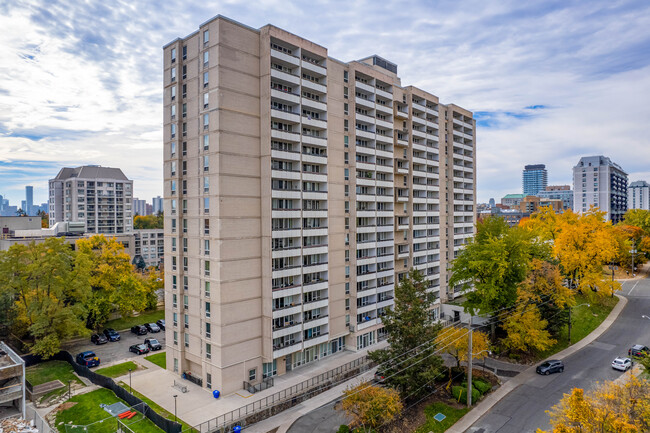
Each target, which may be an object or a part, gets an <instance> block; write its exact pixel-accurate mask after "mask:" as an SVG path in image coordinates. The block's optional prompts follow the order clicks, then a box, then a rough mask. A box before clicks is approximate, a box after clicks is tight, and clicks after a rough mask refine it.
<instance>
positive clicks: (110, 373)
mask: <svg viewBox="0 0 650 433" xmlns="http://www.w3.org/2000/svg"><path fill="white" fill-rule="evenodd" d="M138 368H143V367H140V366H139V365H138V364H136V363H135V362H133V361H127V362H123V363H121V364H115V365H111V366H110V367H104V368H100V369H99V370H95V373H97V374H102V375H104V376H106V377H119V376H124V375H125V374H127V373H128V372H129V369H131V370H133V371H135V370H137V369H138Z"/></svg>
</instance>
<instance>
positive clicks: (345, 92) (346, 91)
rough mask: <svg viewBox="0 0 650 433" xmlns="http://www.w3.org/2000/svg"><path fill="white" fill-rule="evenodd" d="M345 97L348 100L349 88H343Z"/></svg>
mask: <svg viewBox="0 0 650 433" xmlns="http://www.w3.org/2000/svg"><path fill="white" fill-rule="evenodd" d="M343 97H344V98H345V99H348V88H347V86H346V87H344V88H343Z"/></svg>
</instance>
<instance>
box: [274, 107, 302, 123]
mask: <svg viewBox="0 0 650 433" xmlns="http://www.w3.org/2000/svg"><path fill="white" fill-rule="evenodd" d="M271 119H278V120H284V121H287V122H291V123H300V115H299V114H297V113H293V112H291V111H285V110H279V109H277V108H271Z"/></svg>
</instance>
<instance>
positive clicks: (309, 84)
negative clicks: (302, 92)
mask: <svg viewBox="0 0 650 433" xmlns="http://www.w3.org/2000/svg"><path fill="white" fill-rule="evenodd" d="M300 84H301V85H302V88H303V89H310V90H314V91H316V92H319V93H327V87H326V86H324V85H322V84H319V83H314V82H313V81H310V80H305V79H304V78H303V79H301V80H300Z"/></svg>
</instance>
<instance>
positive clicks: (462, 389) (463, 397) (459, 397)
mask: <svg viewBox="0 0 650 433" xmlns="http://www.w3.org/2000/svg"><path fill="white" fill-rule="evenodd" d="M451 393H452V394H453V396H454V399H456V401H458V402H460V403H467V387H466V386H454V387H453V388H452V389H451ZM480 397H481V393H480V392H479V391H478V389H476V388H472V404H474V403H476V402H477V401H478V399H479V398H480Z"/></svg>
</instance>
